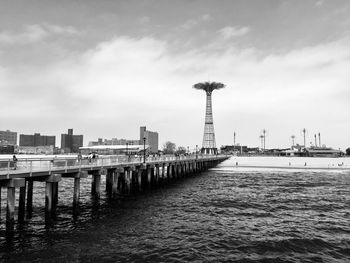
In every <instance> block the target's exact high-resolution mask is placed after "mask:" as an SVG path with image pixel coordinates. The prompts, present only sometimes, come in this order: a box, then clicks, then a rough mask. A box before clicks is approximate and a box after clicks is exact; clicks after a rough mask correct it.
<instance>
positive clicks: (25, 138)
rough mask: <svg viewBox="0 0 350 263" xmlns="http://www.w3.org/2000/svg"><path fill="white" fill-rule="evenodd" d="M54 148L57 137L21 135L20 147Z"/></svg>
mask: <svg viewBox="0 0 350 263" xmlns="http://www.w3.org/2000/svg"><path fill="white" fill-rule="evenodd" d="M51 145H52V146H53V147H55V145H56V136H47V135H40V133H34V135H26V134H20V135H19V146H30V147H37V146H51Z"/></svg>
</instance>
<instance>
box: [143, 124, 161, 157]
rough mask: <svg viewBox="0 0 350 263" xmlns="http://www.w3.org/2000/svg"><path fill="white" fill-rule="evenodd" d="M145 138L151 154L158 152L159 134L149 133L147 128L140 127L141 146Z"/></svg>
mask: <svg viewBox="0 0 350 263" xmlns="http://www.w3.org/2000/svg"><path fill="white" fill-rule="evenodd" d="M143 138H145V139H146V144H147V145H149V151H150V152H151V153H157V152H158V132H152V131H147V129H146V126H141V127H140V144H143Z"/></svg>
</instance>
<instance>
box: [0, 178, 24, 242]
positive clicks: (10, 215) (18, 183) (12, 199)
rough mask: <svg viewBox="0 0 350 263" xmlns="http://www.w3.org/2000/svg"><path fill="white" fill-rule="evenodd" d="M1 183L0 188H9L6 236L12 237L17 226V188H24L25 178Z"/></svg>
mask: <svg viewBox="0 0 350 263" xmlns="http://www.w3.org/2000/svg"><path fill="white" fill-rule="evenodd" d="M1 183H2V184H1V185H0V187H1V186H5V187H7V206H6V235H12V234H13V230H14V225H15V203H16V196H15V194H16V187H24V185H25V183H26V182H25V179H23V178H16V179H10V180H6V181H4V182H1Z"/></svg>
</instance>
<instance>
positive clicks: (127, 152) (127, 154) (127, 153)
mask: <svg viewBox="0 0 350 263" xmlns="http://www.w3.org/2000/svg"><path fill="white" fill-rule="evenodd" d="M128 145H129V143H126V156H127V157H128V161H129V151H128Z"/></svg>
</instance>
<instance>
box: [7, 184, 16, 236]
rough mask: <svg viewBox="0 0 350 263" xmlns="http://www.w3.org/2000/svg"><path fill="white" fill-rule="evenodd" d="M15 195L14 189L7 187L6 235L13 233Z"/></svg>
mask: <svg viewBox="0 0 350 263" xmlns="http://www.w3.org/2000/svg"><path fill="white" fill-rule="evenodd" d="M15 193H16V188H14V187H7V207H6V234H7V235H10V234H12V233H13V230H14V225H15V200H16V197H15Z"/></svg>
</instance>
